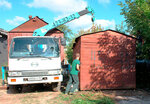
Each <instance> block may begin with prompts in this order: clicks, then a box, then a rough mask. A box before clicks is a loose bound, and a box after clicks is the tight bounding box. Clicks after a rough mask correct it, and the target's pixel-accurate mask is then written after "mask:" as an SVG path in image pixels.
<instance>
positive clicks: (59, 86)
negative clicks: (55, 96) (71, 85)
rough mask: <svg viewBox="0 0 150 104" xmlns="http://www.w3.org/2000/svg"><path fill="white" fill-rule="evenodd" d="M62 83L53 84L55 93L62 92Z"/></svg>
mask: <svg viewBox="0 0 150 104" xmlns="http://www.w3.org/2000/svg"><path fill="white" fill-rule="evenodd" d="M60 88H61V82H57V83H52V90H53V91H55V92H60Z"/></svg>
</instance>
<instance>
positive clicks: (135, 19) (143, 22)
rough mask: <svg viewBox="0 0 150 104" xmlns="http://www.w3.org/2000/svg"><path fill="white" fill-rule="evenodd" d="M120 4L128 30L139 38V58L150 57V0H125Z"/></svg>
mask: <svg viewBox="0 0 150 104" xmlns="http://www.w3.org/2000/svg"><path fill="white" fill-rule="evenodd" d="M119 5H120V6H121V8H122V9H121V15H124V17H125V22H126V23H127V26H128V30H130V31H131V34H133V35H135V36H136V37H137V38H138V39H139V42H138V45H137V53H139V54H137V58H138V59H150V54H149V53H150V0H125V3H124V4H123V3H122V2H120V3H119Z"/></svg>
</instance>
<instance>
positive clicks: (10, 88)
mask: <svg viewBox="0 0 150 104" xmlns="http://www.w3.org/2000/svg"><path fill="white" fill-rule="evenodd" d="M7 89H8V93H21V92H22V86H21V85H9V86H8V88H7Z"/></svg>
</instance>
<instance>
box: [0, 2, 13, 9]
mask: <svg viewBox="0 0 150 104" xmlns="http://www.w3.org/2000/svg"><path fill="white" fill-rule="evenodd" d="M0 7H5V8H8V9H11V7H12V5H11V3H10V2H8V1H6V0H0Z"/></svg>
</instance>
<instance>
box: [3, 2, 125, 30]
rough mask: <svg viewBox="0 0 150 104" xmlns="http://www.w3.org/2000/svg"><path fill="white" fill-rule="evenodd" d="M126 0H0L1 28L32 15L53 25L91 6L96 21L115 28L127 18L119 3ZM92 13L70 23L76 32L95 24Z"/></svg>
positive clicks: (24, 20)
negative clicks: (122, 12) (121, 13)
mask: <svg viewBox="0 0 150 104" xmlns="http://www.w3.org/2000/svg"><path fill="white" fill-rule="evenodd" d="M120 1H122V2H123V1H124V0H0V28H3V29H4V30H7V31H10V30H12V29H14V28H15V27H17V26H19V25H20V24H22V23H24V22H26V21H27V20H29V15H32V17H35V16H38V17H39V18H43V20H44V21H46V22H47V23H49V24H52V22H54V21H56V20H58V19H61V18H63V17H66V16H69V15H71V14H73V13H76V12H79V11H81V10H84V9H85V8H86V7H88V6H89V7H91V8H92V9H93V10H94V15H95V24H97V25H101V26H102V27H103V28H104V29H113V30H114V29H115V26H116V25H119V24H121V22H122V21H124V17H123V16H122V15H120V12H121V7H120V6H118V5H117V4H118V3H119V2H120ZM91 17H92V16H91V15H90V14H86V15H84V16H82V17H80V18H79V19H76V20H73V21H71V22H69V23H67V24H66V25H67V26H69V27H70V29H72V30H73V31H74V32H77V31H79V30H80V29H85V30H86V29H89V28H90V27H91V26H92V21H91Z"/></svg>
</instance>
